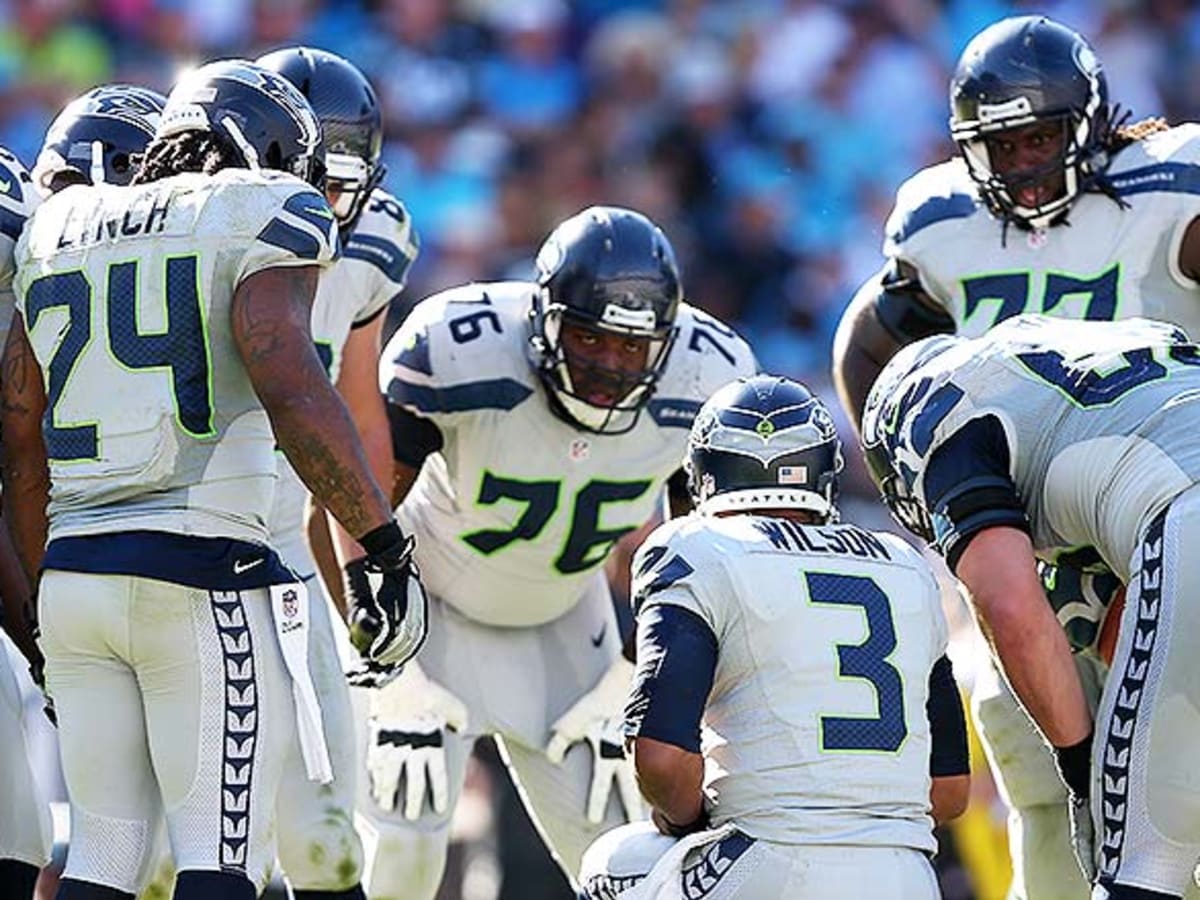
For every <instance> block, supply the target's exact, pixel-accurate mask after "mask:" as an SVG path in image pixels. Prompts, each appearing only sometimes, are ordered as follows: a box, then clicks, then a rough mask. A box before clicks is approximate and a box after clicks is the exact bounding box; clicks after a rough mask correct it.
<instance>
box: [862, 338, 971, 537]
mask: <svg viewBox="0 0 1200 900" xmlns="http://www.w3.org/2000/svg"><path fill="white" fill-rule="evenodd" d="M966 342H967V338H965V337H962V336H960V335H950V334H935V335H933V336H931V337H927V338H925V339H923V340H920V341H917V342H915V343H912V344H909V345H908V346H907V347H904V348H903V349H902V350H900V352H899V353H897V354H896V355H895V356H893V357H892V358H891V360H890V361H889V362H888V364H887V365H886V366H884V367H883V371H882V372H880V373H879V377H878V378H876V379H875V384H874V385H872V386H871V392H870V393H869V394H868V395H867V401H866V404H865V405H864V407H863V418H862V448H863V456H864V457H865V459H866V463H867V471H868V472H869V473H870V475H871V480H872V481H874V482H875V486H876V487H877V488H879V493H880V495H881V496H882V497H883V502H884V504H885V505H886V506H887V508H888V510H889V511H890V512H891V513H892V516H893V518H895V520H896V521H897V522H899V523H900V524H901V525H903V526H904V527H905V528H906V529H908V530H909V531H911V532H912V533H913V534H915V535H916V536H917V537H919V538H922V539H923V540H926V541H929V542H932V541H933V540H934V532H933V524H932V522H931V520H930V518H929V513H928V511H927V510H926V509H925V507H924V505H923V504H922V503H921V501H920V499H919V498H918V497H917V496H916V495H915V493H914V491H913V484H914V482H915V481H916V478H917V471H918V469H919V468H920V467H921V466H922V465H923V460H922V459H921V458H920V456H919V454H918V451H919V449H920V447H921V446H922V445H924V444H926V442H925V441H914V440H913V429H914V428H915V427H916V426H917V425H918V424H919V413H920V412H921V410H922V409H923V408H924V405H925V404H926V403H927V402H935V399H936V398H939V397H941V398H942V399H945V398H947V397H950V396H953V391H954V388H953V386H952V385H947V386H946V387H947V390H948V391H950V392H951V393H944V394H943V393H940V392H939V390H938V388H939V387H941V385H935V378H934V377H926V376H925V375H924V374H922V370H923V369H924V367H925V366H926V365H927V364H929V363H930V362H931V361H932V360H934V359H935V358H936V357H938V356H941V355H942V354H943V353H945V352H947V351H949V350H953V349H954V348H955V347H958V346H960V345H962V344H964V343H966ZM942 374H944V373H942ZM918 376H919V377H918ZM943 380H944V379H943ZM958 396H961V391H960V392H958ZM936 402H941V400H937V401H936ZM921 452H923V451H921Z"/></svg>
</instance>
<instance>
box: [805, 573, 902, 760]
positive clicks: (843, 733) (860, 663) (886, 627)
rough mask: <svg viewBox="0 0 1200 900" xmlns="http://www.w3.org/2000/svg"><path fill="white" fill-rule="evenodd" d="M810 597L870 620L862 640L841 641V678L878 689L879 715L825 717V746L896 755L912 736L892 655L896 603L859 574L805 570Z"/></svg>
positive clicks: (822, 730) (839, 650)
mask: <svg viewBox="0 0 1200 900" xmlns="http://www.w3.org/2000/svg"><path fill="white" fill-rule="evenodd" d="M804 577H805V581H806V582H807V585H808V596H809V600H810V601H811V602H812V603H814V604H818V605H822V606H857V607H859V608H860V609H861V610H862V611H863V613H864V614H865V615H866V618H867V637H866V640H864V641H863V642H862V643H861V644H838V645H837V660H838V677H839V678H860V679H862V680H864V681H866V682H868V683H869V684H870V685H871V687H872V688H873V689H874V691H875V702H876V705H877V708H878V710H879V714H878V715H875V716H867V717H852V716H827V715H822V716H821V750H822V751H825V752H853V751H860V752H861V751H875V752H883V753H894V752H896V751H897V750H899V749H900V745H901V744H902V743H904V739H905V738H906V737H907V736H908V726H907V724H906V723H905V721H904V683H903V681H902V680H901V678H900V673H899V672H898V671H897V670H896V667H895V666H893V665H892V664H891V663H890V662H888V657H889V656H891V655H892V653H893V652H894V651H895V649H896V628H895V626H894V625H893V623H892V607H891V603H890V602H889V601H888V596H887V594H885V593H884V592H883V591H882V590H881V589H880V587H879V585H877V584H876V583H875V582H874V581H872V580H871V579H870V578H864V577H862V576H858V575H838V574H831V573H823V572H808V573H806V574H805V576H804Z"/></svg>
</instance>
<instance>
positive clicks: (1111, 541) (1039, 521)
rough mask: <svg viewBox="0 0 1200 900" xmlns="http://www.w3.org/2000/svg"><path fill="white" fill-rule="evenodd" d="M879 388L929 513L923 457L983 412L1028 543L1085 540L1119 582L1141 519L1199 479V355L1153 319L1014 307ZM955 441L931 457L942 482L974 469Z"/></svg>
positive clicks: (950, 532)
mask: <svg viewBox="0 0 1200 900" xmlns="http://www.w3.org/2000/svg"><path fill="white" fill-rule="evenodd" d="M898 360H899V358H898ZM903 366H904V363H903V361H902V360H901V361H900V365H899V366H898V367H897V368H898V369H899V370H901V371H902V370H903ZM886 371H887V370H885V372H886ZM883 379H884V376H882V375H881V376H880V381H879V384H884V383H885V382H884V380H883ZM883 399H885V398H883V397H877V396H876V395H874V394H872V399H871V401H870V402H869V404H868V409H867V412H866V416H875V415H880V416H881V417H882V420H883V421H885V422H895V423H896V425H895V427H893V428H891V429H889V430H888V432H887V436H886V438H885V439H886V441H887V442H888V446H889V448H890V450H891V455H892V457H893V459H894V460H895V461H896V463H897V464H899V465H900V466H902V467H903V469H904V471H906V472H909V473H912V474H911V479H910V480H911V482H912V483H911V485H910V486H909V489H910V490H911V491H912V492H913V494H914V495H915V496H916V497H918V498H919V499H920V500H921V501H922V503H923V504H924V505H925V507H926V509H928V510H929V511H930V512H931V513H933V512H934V511H935V510H934V509H933V508H932V507H933V506H934V505H935V502H936V501H937V499H938V498H936V497H930V496H929V495H928V493H927V485H926V478H927V470H928V463H929V461H930V460H931V459H932V458H933V457H934V454H936V453H937V452H938V450H939V449H941V448H943V447H944V446H945V445H946V443H947V441H949V440H950V439H951V438H953V437H954V436H955V435H956V434H957V433H958V432H959V431H960V429H962V428H964V427H965V426H967V425H968V424H970V423H972V422H974V421H975V420H979V419H985V418H988V417H994V418H995V419H996V421H998V422H999V424H1000V426H1001V427H1002V429H1003V438H1002V439H1000V440H998V441H997V442H996V443H1000V442H1001V441H1003V442H1004V443H1005V444H1007V446H1006V447H1003V448H1000V449H1003V450H1005V452H1006V456H1007V471H1006V472H1004V473H1003V474H1004V475H1006V476H1007V477H1010V478H1011V479H1012V481H1013V484H1014V485H1015V487H1016V492H1017V495H1018V496H1019V497H1020V499H1021V503H1022V506H1023V508H1024V511H1025V514H1026V516H1027V517H1028V521H1029V527H1030V537H1031V540H1032V542H1033V546H1034V549H1035V550H1036V551H1037V552H1038V553H1039V554H1040V555H1042V556H1043V557H1046V558H1053V556H1054V555H1055V554H1056V553H1058V552H1061V551H1066V550H1072V549H1076V548H1079V547H1095V548H1096V550H1097V551H1098V552H1099V553H1100V555H1101V556H1102V557H1103V559H1104V561H1105V563H1107V564H1108V566H1109V568H1111V569H1112V570H1113V572H1115V573H1116V574H1117V576H1118V577H1119V578H1120V579H1121V580H1122V581H1126V582H1127V581H1128V580H1129V573H1130V564H1131V561H1132V559H1133V554H1134V550H1135V549H1136V548H1137V546H1138V543H1139V538H1140V536H1141V535H1142V533H1143V531H1144V530H1145V528H1146V526H1147V525H1148V524H1149V522H1150V520H1151V519H1152V518H1153V517H1154V516H1155V515H1157V514H1158V513H1159V512H1160V511H1161V510H1162V509H1163V508H1164V507H1165V506H1166V505H1167V504H1168V503H1170V502H1171V500H1172V499H1174V498H1175V497H1176V496H1178V495H1179V494H1180V493H1181V492H1183V491H1184V490H1186V489H1187V488H1189V487H1191V486H1192V485H1194V484H1197V483H1200V442H1197V440H1196V426H1195V422H1196V417H1197V416H1198V415H1200V352H1198V351H1197V348H1196V346H1195V345H1194V344H1189V343H1186V342H1185V336H1184V335H1183V333H1182V332H1181V331H1180V330H1179V329H1178V328H1176V327H1174V326H1172V325H1168V324H1166V323H1164V322H1155V321H1150V320H1146V319H1129V320H1125V321H1122V322H1119V323H1114V322H1062V321H1059V320H1056V319H1052V318H1046V317H1044V316H1021V317H1019V318H1016V319H1012V320H1009V321H1006V322H1004V323H1003V324H1001V325H999V326H997V327H996V328H994V329H992V330H991V331H989V332H988V333H987V334H985V335H983V336H982V337H979V338H975V339H974V340H971V341H961V342H958V343H957V344H956V345H955V346H952V347H949V348H948V349H946V350H945V351H944V352H942V353H940V354H939V355H936V356H934V357H932V358H931V359H929V360H928V361H927V362H926V363H925V364H924V365H921V366H919V367H917V368H916V369H914V370H913V371H911V372H909V373H908V374H907V375H905V376H904V377H903V380H901V381H899V382H898V383H897V384H896V385H895V386H894V387H892V388H890V389H889V390H888V391H887V398H886V405H878V401H880V400H883ZM1193 406H1195V407H1196V409H1195V410H1193V409H1192V407H1193ZM865 418H866V417H864V419H865ZM958 452H959V451H957V450H956V451H954V452H953V453H951V452H950V451H949V450H947V451H946V452H943V453H941V454H939V464H940V465H942V466H947V467H953V470H952V471H953V474H954V476H955V477H953V478H949V477H948V480H950V481H952V482H955V483H964V482H966V481H967V480H968V479H971V478H974V477H978V476H980V475H981V474H983V473H982V472H981V471H980V469H981V466H980V464H979V463H978V461H977V460H976V459H975V458H974V457H973V456H972V455H963V456H962V457H961V459H962V462H961V463H958V459H959V456H958V455H957V454H958ZM959 473H961V477H958V476H959ZM933 526H934V530H935V531H936V532H937V536H938V538H939V540H940V541H942V542H943V544H944V543H946V542H947V541H951V542H952V541H953V540H954V539H955V538H956V537H957V533H958V530H957V527H956V526H957V523H956V522H955V521H954V520H953V516H952V515H934V516H933Z"/></svg>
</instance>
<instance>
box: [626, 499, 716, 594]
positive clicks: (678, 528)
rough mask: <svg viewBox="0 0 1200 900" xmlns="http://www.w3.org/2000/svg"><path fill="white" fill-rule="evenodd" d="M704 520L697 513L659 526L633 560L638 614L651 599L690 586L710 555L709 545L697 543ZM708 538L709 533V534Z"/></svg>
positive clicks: (633, 587)
mask: <svg viewBox="0 0 1200 900" xmlns="http://www.w3.org/2000/svg"><path fill="white" fill-rule="evenodd" d="M703 523H704V519H703V517H701V516H700V515H698V514H696V513H692V514H690V515H686V516H681V517H680V518H677V519H670V520H668V521H666V522H664V523H663V524H661V525H659V526H658V527H657V528H655V529H654V531H653V532H651V533H650V536H649V537H648V538H646V540H645V541H644V542H643V543H642V545H641V546H640V547H638V549H637V552H636V553H635V554H634V557H633V564H632V570H633V581H632V584H631V585H630V598H631V600H632V602H633V609H634V613H635V614H636V613H637V611H638V610H639V609H640V608H641V607H642V604H643V603H645V602H646V600H648V599H649V598H650V597H652V596H653V595H654V594H656V593H658V592H659V591H662V590H665V589H667V588H669V587H671V586H672V585H676V584H681V583H683V584H687V583H688V581H689V580H690V578H691V576H692V575H694V574H695V572H696V570H697V568H698V565H699V562H700V561H701V559H706V558H707V557H708V555H709V552H710V551H709V550H708V548H707V544H706V542H702V541H698V540H695V539H694V536H695V535H696V534H698V533H699V532H700V530H701V529H702V528H703ZM706 534H707V533H706Z"/></svg>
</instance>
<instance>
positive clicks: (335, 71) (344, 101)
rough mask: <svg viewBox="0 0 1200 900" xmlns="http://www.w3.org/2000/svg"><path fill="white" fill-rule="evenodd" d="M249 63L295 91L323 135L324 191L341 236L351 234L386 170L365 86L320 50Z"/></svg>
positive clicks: (379, 127) (379, 125)
mask: <svg viewBox="0 0 1200 900" xmlns="http://www.w3.org/2000/svg"><path fill="white" fill-rule="evenodd" d="M255 62H256V63H257V64H258V65H260V66H262V67H263V68H266V69H270V70H271V71H272V72H278V73H279V74H280V75H282V76H283V77H284V78H286V79H287V80H288V81H290V82H291V83H292V84H294V85H295V86H296V87H297V88H299V89H300V93H302V94H303V95H304V96H305V97H306V98H308V102H309V103H310V104H311V105H312V108H313V111H314V112H315V113H316V114H317V118H318V119H320V120H321V127H322V128H323V129H324V132H325V166H326V183H325V191H326V193H327V194H328V195H329V198H330V199H329V202H330V205H331V206H332V207H333V211H334V214H335V215H337V217H338V224H339V225H341V226H342V229H343V231H345V230H347V229H350V228H353V227H354V223H355V222H357V221H358V216H359V214H360V213H361V212H362V209H363V206H365V205H366V202H367V198H368V197H369V196H370V195H371V191H373V190H375V188H376V187H377V186H378V185H379V183H380V182H381V181H382V180H383V176H384V174H385V173H386V172H387V168H386V167H385V166H384V165H383V164H382V163H381V162H380V161H379V154H380V152H381V151H382V149H383V116H382V114H381V112H380V107H379V100H378V98H377V97H376V96H375V89H374V88H372V87H371V83H370V82H369V81H367V79H366V77H365V76H364V75H363V74H362V72H360V71H359V70H358V69H357V68H355V67H354V65H353V64H351V63H350V62H348V61H347V60H345V59H343V58H342V57H340V56H338V55H337V54H336V53H330V52H328V51H326V50H317V49H316V48H313V47H288V48H285V49H283V50H276V51H275V52H273V53H268V54H267V55H266V56H260V57H259V58H258V59H256V60H255Z"/></svg>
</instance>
